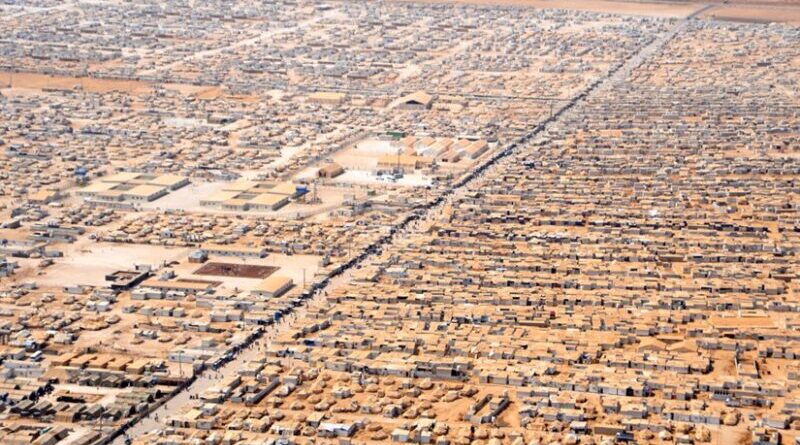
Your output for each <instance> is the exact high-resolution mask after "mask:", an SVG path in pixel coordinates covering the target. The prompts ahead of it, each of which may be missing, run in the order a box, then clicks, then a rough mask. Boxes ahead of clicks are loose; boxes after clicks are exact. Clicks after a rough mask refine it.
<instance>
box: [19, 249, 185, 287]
mask: <svg viewBox="0 0 800 445" xmlns="http://www.w3.org/2000/svg"><path fill="white" fill-rule="evenodd" d="M188 254H189V249H188V248H167V247H160V246H149V245H133V244H131V245H125V244H105V243H97V244H91V245H89V246H88V247H87V248H85V249H83V250H81V251H80V252H75V253H74V254H72V255H71V256H70V257H68V258H64V259H62V260H60V261H58V262H57V263H56V264H55V265H53V266H51V267H49V268H48V269H47V270H46V273H45V274H44V275H42V276H37V277H36V279H35V280H36V282H37V283H39V284H40V285H42V286H54V287H61V286H63V285H64V284H65V283H76V284H89V285H93V286H102V285H105V284H107V283H106V282H105V276H106V274H108V273H111V272H114V271H116V270H120V269H133V267H134V266H135V265H136V264H148V265H157V264H160V263H161V262H162V261H166V262H170V261H177V260H181V259H185V258H186V255H188Z"/></svg>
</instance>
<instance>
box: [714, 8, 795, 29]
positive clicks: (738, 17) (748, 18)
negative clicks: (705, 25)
mask: <svg viewBox="0 0 800 445" xmlns="http://www.w3.org/2000/svg"><path fill="white" fill-rule="evenodd" d="M701 17H702V18H706V19H716V20H727V21H737V22H748V23H772V22H778V23H787V24H790V25H800V6H794V7H778V6H751V5H724V6H716V7H714V8H711V9H709V10H708V11H706V12H704V13H703V14H702V15H701Z"/></svg>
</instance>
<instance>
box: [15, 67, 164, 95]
mask: <svg viewBox="0 0 800 445" xmlns="http://www.w3.org/2000/svg"><path fill="white" fill-rule="evenodd" d="M9 82H10V83H11V86H12V87H13V88H33V89H48V88H53V89H72V88H74V87H75V86H80V87H81V88H83V89H84V90H86V91H91V92H96V93H107V92H111V91H124V92H126V93H132V94H141V93H146V92H148V91H150V90H151V88H152V87H151V86H150V84H148V83H145V82H139V81H135V80H116V79H95V78H92V77H70V76H49V75H47V74H33V73H10V72H0V85H2V86H6V85H8V84H9Z"/></svg>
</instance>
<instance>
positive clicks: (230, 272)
mask: <svg viewBox="0 0 800 445" xmlns="http://www.w3.org/2000/svg"><path fill="white" fill-rule="evenodd" d="M276 270H277V268H276V267H272V266H258V265H255V264H235V263H220V262H211V263H206V264H204V265H203V266H202V267H200V268H199V269H197V270H196V271H194V274H195V275H215V276H223V277H242V278H267V277H268V276H270V275H272V274H273V273H274V272H275V271H276Z"/></svg>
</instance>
